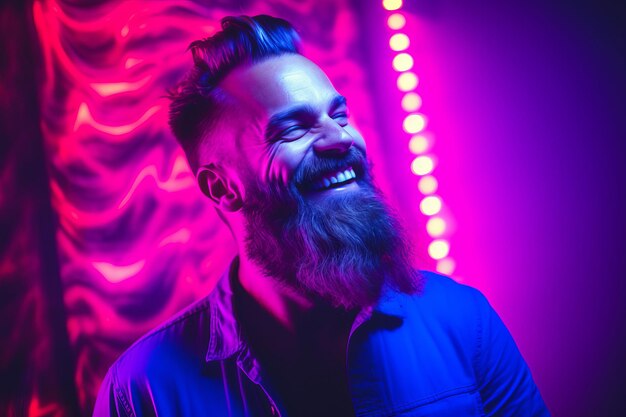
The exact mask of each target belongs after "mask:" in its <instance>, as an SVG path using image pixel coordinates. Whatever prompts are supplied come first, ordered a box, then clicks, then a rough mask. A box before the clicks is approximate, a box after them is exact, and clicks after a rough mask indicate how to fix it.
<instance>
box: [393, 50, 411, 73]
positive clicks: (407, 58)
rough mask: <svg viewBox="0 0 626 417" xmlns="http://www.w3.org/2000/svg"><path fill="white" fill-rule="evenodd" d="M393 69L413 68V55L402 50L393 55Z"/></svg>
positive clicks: (400, 70)
mask: <svg viewBox="0 0 626 417" xmlns="http://www.w3.org/2000/svg"><path fill="white" fill-rule="evenodd" d="M392 65H393V69H395V70H396V71H398V72H403V71H408V70H410V69H411V68H413V57H412V56H411V55H409V54H407V53H406V52H402V53H400V54H398V55H396V56H395V57H393V62H392Z"/></svg>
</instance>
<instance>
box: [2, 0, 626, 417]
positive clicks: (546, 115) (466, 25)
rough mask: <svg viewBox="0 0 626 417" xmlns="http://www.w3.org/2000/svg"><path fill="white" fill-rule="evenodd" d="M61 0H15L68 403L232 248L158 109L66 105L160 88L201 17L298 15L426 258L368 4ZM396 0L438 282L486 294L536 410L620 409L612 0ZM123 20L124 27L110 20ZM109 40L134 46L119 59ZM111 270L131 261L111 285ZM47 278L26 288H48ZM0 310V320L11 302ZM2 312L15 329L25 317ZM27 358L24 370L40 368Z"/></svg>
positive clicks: (391, 87) (377, 17) (45, 335)
mask: <svg viewBox="0 0 626 417" xmlns="http://www.w3.org/2000/svg"><path fill="white" fill-rule="evenodd" d="M59 3H61V4H63V6H64V7H63V9H64V10H65V11H66V12H67V13H66V14H67V15H68V16H69V20H67V19H66V20H63V19H61V18H59V17H58V14H55V13H54V10H53V7H54V5H55V2H52V1H42V2H35V5H36V7H35V10H36V9H37V7H38V6H37V5H42V9H41V11H42V13H41V14H39V15H38V14H37V13H38V12H37V11H35V22H36V26H37V33H38V34H39V36H40V39H41V41H40V47H41V49H42V55H43V58H42V66H41V68H40V71H41V72H42V73H43V74H45V77H44V79H43V82H42V84H41V90H42V91H41V92H40V108H41V129H42V132H41V133H42V135H43V140H44V142H43V143H44V145H43V146H44V149H43V150H44V151H45V154H44V155H45V159H46V164H47V174H48V178H47V180H46V182H47V183H48V184H50V190H51V191H50V192H51V199H50V200H51V203H52V209H53V213H54V214H55V215H56V216H58V217H57V220H58V221H57V222H55V227H56V246H55V247H53V250H54V251H56V253H58V265H57V266H58V267H59V271H58V272H52V271H49V270H45V268H44V272H43V273H42V277H43V279H44V280H45V279H58V278H56V277H57V276H58V275H60V281H61V287H62V291H63V305H64V309H65V310H64V313H63V314H65V315H67V320H66V323H67V331H68V335H67V337H68V343H69V345H70V346H71V349H72V358H71V361H72V363H67V364H65V362H63V361H61V362H60V364H59V363H57V365H58V366H66V368H67V369H69V370H71V371H72V373H73V375H74V380H75V383H76V387H77V397H78V398H77V399H76V402H77V403H78V404H80V406H81V407H82V409H83V410H84V412H86V411H85V410H88V408H89V405H90V403H91V402H92V401H93V395H94V392H95V390H96V389H97V384H98V383H99V380H100V378H102V374H103V372H104V371H105V370H106V367H107V366H108V365H109V364H110V362H111V361H112V360H113V359H114V358H115V357H116V355H118V354H119V352H121V351H122V350H123V349H124V348H125V347H126V346H127V345H128V344H129V343H131V342H132V341H133V340H134V339H136V338H137V337H139V336H140V335H141V334H142V333H143V332H145V331H146V330H148V329H149V328H151V327H153V326H154V325H156V324H157V323H158V322H160V321H162V320H164V319H165V318H166V317H168V316H169V315H171V314H172V313H173V312H175V311H176V310H177V309H179V308H181V307H182V306H184V305H185V304H187V303H188V302H190V301H191V300H193V299H195V298H198V297H200V296H202V295H203V294H204V293H205V292H206V291H208V290H209V289H210V287H211V286H212V283H213V279H214V277H215V276H216V275H217V274H218V273H219V272H220V270H221V269H222V267H223V265H225V263H226V262H227V261H228V256H227V255H228V254H230V253H232V252H231V251H232V248H230V247H229V246H228V245H226V246H224V245H223V244H222V242H223V240H221V237H223V236H224V235H225V231H224V229H223V228H221V227H220V226H219V223H218V222H217V221H216V219H215V217H214V216H213V214H212V212H211V211H210V209H209V208H208V207H207V206H206V204H205V203H204V201H203V200H202V198H201V197H200V195H199V193H198V192H197V190H196V189H195V187H194V185H193V181H192V179H191V178H190V176H189V174H188V172H186V168H185V167H184V164H182V165H181V164H180V162H177V161H180V159H179V157H180V156H181V153H180V150H178V149H177V147H176V145H175V143H174V142H173V139H172V138H171V136H170V135H169V134H168V132H167V130H166V127H165V125H164V122H165V113H164V107H161V108H158V109H156V110H155V113H154V114H153V116H152V117H148V118H147V119H145V120H144V121H143V122H142V123H140V124H138V125H137V127H136V128H134V129H130V130H128V131H126V132H122V133H121V134H111V132H109V133H107V132H106V131H103V129H102V128H100V129H94V128H93V124H91V126H90V123H89V118H87V117H85V113H84V112H83V113H80V112H79V109H81V103H86V104H87V105H88V107H89V109H90V112H91V114H92V116H93V118H94V119H95V120H97V121H98V122H99V123H101V124H103V125H107V126H118V127H119V126H124V125H126V126H128V125H129V123H130V121H133V120H141V116H142V115H144V114H146V111H150V109H151V108H153V106H155V105H156V106H163V104H164V101H163V99H162V98H161V95H162V91H163V88H164V87H166V86H167V85H169V84H170V83H171V81H172V80H173V79H176V78H177V77H178V76H180V74H181V73H182V72H181V71H182V70H183V69H184V67H185V66H186V65H187V64H188V62H189V57H188V55H187V54H185V53H183V51H182V49H181V45H183V46H184V45H186V44H187V43H188V41H189V40H191V39H193V38H196V37H198V35H199V34H201V33H206V31H207V30H209V28H204V27H201V26H200V24H199V23H198V22H206V24H207V25H211V24H212V25H215V22H216V19H218V18H219V17H221V16H222V15H224V14H233V13H234V14H238V13H250V14H254V13H259V12H267V13H273V14H277V15H280V16H282V17H286V18H289V19H291V20H292V21H293V22H294V23H295V24H296V25H297V26H299V27H300V28H301V29H303V37H304V40H305V43H307V51H308V52H309V54H310V55H311V56H312V57H313V58H314V59H316V60H317V61H318V62H319V64H320V65H321V66H322V67H323V68H324V69H325V70H327V71H328V72H329V74H330V76H331V78H332V79H333V80H334V81H335V83H336V84H337V86H338V89H339V90H340V91H341V92H342V93H343V94H344V95H346V96H348V98H349V100H350V101H351V102H352V103H353V105H352V106H351V107H353V113H354V117H355V121H356V122H357V124H358V125H359V127H360V128H361V129H362V130H363V133H364V135H365V136H366V138H367V139H368V148H369V151H370V153H371V154H372V155H373V156H374V158H375V162H376V167H377V168H376V173H377V176H378V178H379V181H380V182H381V183H382V185H383V188H384V189H385V190H386V191H387V192H388V194H389V197H390V199H391V200H392V201H393V202H394V203H395V204H396V205H397V206H398V207H399V208H400V210H401V212H402V214H403V215H404V217H405V218H406V219H407V223H408V224H409V227H410V229H411V233H412V236H414V237H415V238H416V240H417V241H418V248H419V255H420V258H421V261H422V264H423V265H424V267H425V268H428V269H432V268H433V267H434V266H433V265H432V263H430V262H429V261H428V257H427V256H426V255H425V253H426V252H425V243H427V241H428V240H427V237H426V236H425V232H424V218H423V217H422V216H421V215H420V214H419V213H418V210H417V205H418V202H419V198H420V195H419V193H418V192H417V190H416V187H415V183H416V179H415V177H414V176H413V175H412V174H411V173H410V170H409V165H410V161H411V157H412V156H411V154H410V153H409V152H408V149H407V142H408V137H407V136H406V135H405V134H404V133H403V132H402V131H401V129H400V127H399V126H400V124H401V117H402V112H401V111H400V109H399V101H400V96H399V94H398V93H397V91H396V89H395V74H394V73H393V71H392V70H391V69H390V61H391V57H392V55H391V53H390V51H389V49H388V47H387V38H388V35H389V32H388V30H387V29H386V28H385V26H384V24H385V18H386V16H387V13H385V12H384V11H383V10H382V8H381V7H380V5H379V3H378V2H373V3H371V4H370V3H365V2H361V1H356V0H355V1H347V0H346V1H339V2H336V1H335V2H331V1H317V2H314V1H308V2H299V3H295V2H290V1H274V2H255V1H249V2H235V3H233V2H221V3H219V2H218V3H211V7H207V6H201V5H200V6H198V5H194V4H193V3H190V2H185V3H182V4H183V7H177V6H178V4H177V3H175V2H158V3H151V6H150V7H147V8H146V7H145V4H147V3H143V2H135V3H124V2H121V3H119V4H117V3H114V2H113V3H112V2H102V3H101V4H100V5H96V4H95V3H87V2H59ZM116 4H117V6H115V7H114V5H116ZM366 4H367V6H366ZM157 5H158V6H157ZM405 10H406V12H407V13H410V16H409V26H408V28H410V32H409V35H410V36H411V38H412V42H413V46H412V48H411V52H412V53H413V54H414V56H415V58H416V72H417V74H418V76H419V77H420V86H419V87H418V89H417V91H418V92H419V93H420V95H421V96H422V97H423V102H424V105H423V108H422V109H421V111H422V112H423V113H424V114H425V115H426V116H427V117H428V120H429V126H428V131H429V132H430V133H432V134H433V135H434V137H435V140H436V145H435V147H434V149H433V151H434V153H435V155H436V156H437V159H438V166H437V168H436V171H435V174H436V175H437V177H438V179H439V181H440V194H441V196H442V197H443V199H444V201H445V203H446V205H447V207H448V209H449V210H450V213H451V215H452V216H453V218H454V220H455V223H456V227H455V233H454V234H453V235H452V236H451V243H452V253H451V254H452V256H453V257H454V258H455V259H456V261H457V271H456V273H455V276H456V278H457V279H459V280H460V281H462V282H465V283H468V284H470V285H473V286H476V287H477V288H479V289H481V290H482V291H483V292H484V293H485V294H486V295H487V296H488V298H489V299H490V301H491V302H492V304H493V305H494V306H495V307H496V310H497V311H498V312H499V313H500V314H501V316H502V317H503V319H504V321H505V323H506V324H507V325H508V327H509V329H510V330H511V332H512V333H513V336H514V337H515V339H516V341H517V342H518V345H519V347H520V349H521V351H522V353H523V354H524V356H525V358H526V359H527V361H528V363H529V365H530V367H531V369H532V371H533V375H534V376H535V379H536V381H537V383H538V385H539V388H540V389H541V391H542V393H543V396H544V399H545V400H546V402H547V404H548V407H549V408H550V409H551V411H552V412H553V413H554V415H556V416H611V415H620V414H624V413H626V404H625V403H626V388H625V387H626V381H625V379H626V377H625V375H626V359H625V354H624V352H626V335H625V333H626V332H625V330H626V323H625V321H626V303H625V301H626V288H625V287H626V284H625V280H626V276H625V275H626V274H625V273H624V271H625V270H626V269H625V266H626V265H625V264H626V250H625V245H624V238H625V237H626V221H625V219H624V217H625V216H624V215H625V214H626V204H625V200H626V196H625V194H626V168H625V167H626V161H625V159H626V158H625V156H626V149H625V148H626V146H625V141H626V128H625V119H626V118H625V117H624V116H625V115H624V113H625V106H624V100H625V97H626V88H625V87H626V80H625V77H624V74H626V63H625V56H626V50H625V47H624V43H625V39H626V33H624V32H625V29H624V28H625V27H626V24H625V23H624V15H623V11H622V10H621V9H620V7H619V6H618V5H617V3H611V2H590V1H589V2H582V1H578V2H562V3H559V2H550V3H546V2H542V1H531V2H523V3H519V4H516V3H514V2H501V1H496V0H491V1H482V2H478V1H461V0H456V1H453V0H438V1H415V2H408V1H407V5H406V7H405ZM116 13H118V15H116ZM196 15H197V16H204V17H203V19H204V20H201V19H198V18H197V17H194V16H196ZM38 16H39V17H38ZM129 16H133V18H132V19H129ZM38 19H39V20H38ZM42 19H43V20H42ZM124 19H126V20H128V21H129V22H130V24H129V32H128V33H129V38H128V39H130V40H129V41H127V40H124V39H122V37H120V35H119V33H120V32H119V30H118V29H119V27H118V26H116V24H117V22H122V21H124ZM196 19H197V20H196ZM42 21H45V22H46V23H45V24H43V23H42ZM37 22H38V23H37ZM145 22H148V23H150V25H148V27H147V28H146V27H143V28H142V27H141V24H142V23H145ZM190 22H194V23H196V24H195V25H194V24H190ZM42 28H45V31H44V32H45V35H44V36H42V33H44V32H42ZM155 28H158V29H155ZM55 48H56V49H55ZM55 50H56V51H57V53H56V55H55V53H52V54H51V52H50V51H53V52H54V51H55ZM59 51H64V52H63V53H61V54H59V53H58V52H59ZM64 54H65V55H64ZM129 56H133V57H140V58H141V59H144V60H145V61H144V64H139V65H138V66H136V67H131V68H130V69H128V68H124V62H126V61H125V60H126V59H127V58H128V57H129ZM146 76H149V77H150V78H149V79H148V81H146V83H145V84H143V85H142V86H141V87H138V89H137V90H136V91H135V92H134V93H122V94H117V95H112V96H102V95H100V94H98V93H97V91H96V90H95V89H94V88H93V85H92V84H93V83H105V82H113V81H115V82H126V81H129V82H136V81H138V80H144V79H145V77H146ZM2 82H5V80H2ZM83 108H84V107H83ZM77 114H80V115H82V117H79V121H82V122H83V123H82V124H81V123H78V124H77V123H75V121H76V116H77ZM150 114H152V113H150ZM84 122H87V123H84ZM30 123H33V122H32V121H31V122H30ZM104 130H106V128H105V129H104ZM118 133H120V132H118ZM35 159H36V158H35ZM14 160H18V158H17V157H16V158H14ZM5 172H7V171H6V170H4V171H3V173H5ZM16 172H18V171H17V169H16ZM16 175H17V174H16ZM3 181H4V177H3ZM3 184H4V183H3ZM133 184H137V187H133ZM131 190H132V191H131ZM3 192H4V193H6V188H3ZM6 195H9V194H6ZM127 196H129V197H130V198H126V197H127ZM7 201H8V199H7V198H3V199H2V201H1V202H2V204H3V205H4V204H9V203H7ZM31 206H32V205H31ZM40 207H42V206H40ZM42 208H45V207H42ZM3 213H4V212H3ZM5 220H7V219H3V221H5ZM9 220H10V219H9ZM7 221H8V220H7ZM44 231H45V228H44V229H40V233H44ZM30 233H31V234H33V235H34V234H35V233H36V231H35V232H30ZM40 239H41V240H42V241H47V240H46V236H43V237H40ZM31 251H32V250H31ZM9 255H11V254H10V253H9V254H8V255H7V253H4V252H3V257H4V259H2V261H3V262H4V263H2V264H1V265H0V266H2V268H0V278H2V281H3V282H8V281H9V278H6V277H8V275H7V274H8V272H6V271H9V272H10V271H11V270H13V269H11V268H7V267H6V265H7V264H8V263H7V262H6V260H7V259H8V257H9ZM11 256H12V255H11ZM12 259H13V258H12ZM94 262H96V263H97V262H101V263H100V264H97V265H100V269H99V270H98V269H97V268H95V266H94V265H95V264H94ZM102 262H104V263H111V264H116V265H118V266H119V265H122V266H125V267H122V268H117V269H116V268H108V267H106V266H105V267H102V265H103V264H102ZM9 263H10V262H9ZM43 264H45V262H44V263H43ZM48 264H49V263H48ZM129 265H130V266H131V267H129ZM55 267H56V266H55ZM102 271H104V272H102ZM120 273H121V274H130V275H128V276H129V278H127V279H124V280H119V282H115V281H116V278H115V277H118V278H119V277H120V275H119V274H120ZM116 274H117V275H116ZM106 277H108V278H109V279H108V280H107V279H106ZM45 289H46V286H45V285H44V290H42V291H39V292H37V294H36V295H35V296H31V297H29V298H28V300H26V298H25V300H26V301H29V302H32V300H33V299H34V300H42V299H45V297H46V296H48V297H52V296H53V294H51V293H50V292H47V291H45ZM42 294H43V295H42ZM31 295H32V294H31ZM5 297H6V295H5ZM33 297H34V298H33ZM16 300H17V298H16ZM18 301H19V300H18ZM26 301H25V302H23V303H22V305H27V303H26ZM13 304H15V303H12V304H11V305H13ZM2 311H3V315H2V323H3V326H9V325H10V323H11V322H12V320H14V318H13V315H11V314H9V313H7V314H5V309H4V308H3V310H2ZM41 317H42V316H41V315H40V316H37V317H35V318H34V319H33V322H34V323H35V324H36V325H37V326H36V327H34V328H36V329H37V331H36V332H37V334H39V335H40V338H41V339H42V340H45V341H46V343H44V344H43V346H39V345H37V346H35V348H33V352H35V354H39V355H41V356H42V357H45V356H46V355H42V352H44V351H45V352H47V351H48V350H49V349H50V348H49V345H54V343H52V342H49V341H51V340H54V334H55V333H54V332H53V331H51V330H50V329H49V328H47V327H45V326H44V325H45V324H46V323H47V322H46V320H45V318H43V319H42V318H41ZM19 325H20V328H18V331H19V330H20V329H21V330H22V331H24V329H25V328H27V327H28V326H27V324H26V325H25V324H24V323H19ZM50 332H52V333H53V336H50V335H49V333H50ZM57 333H58V332H57ZM62 336H63V337H66V336H65V335H62ZM14 340H15V339H13V338H12V339H11V341H9V342H7V346H9V347H11V344H12V343H14ZM15 343H16V344H15V347H16V348H15V349H13V350H18V347H17V346H18V345H17V342H15ZM57 345H58V344H57ZM33 346H34V345H33ZM7 351H8V352H12V351H11V349H8V350H3V352H7ZM51 357H54V355H53V356H51ZM1 359H2V360H3V361H6V360H8V361H9V362H10V361H11V357H2V358H1ZM43 362H44V361H43V360H42V363H43ZM3 363H4V362H3ZM26 366H27V369H24V372H25V373H27V374H29V375H30V374H37V370H35V371H33V368H38V367H42V366H43V365H41V364H39V363H29V364H27V365H26ZM2 375H3V377H4V376H5V374H4V373H3V374H2ZM51 375H52V376H51ZM53 375H54V373H53V372H48V373H45V378H43V379H42V380H39V381H37V383H36V384H37V388H35V389H33V391H34V392H33V393H31V394H32V396H31V397H30V399H26V400H24V399H20V401H26V409H27V410H29V414H30V415H62V414H64V413H68V411H67V410H68V409H71V406H70V407H69V408H68V406H67V404H61V403H62V402H67V401H68V400H67V399H63V401H61V400H60V399H59V400H58V401H59V404H58V406H55V404H54V398H55V396H56V395H59V398H60V397H62V395H60V394H57V393H56V391H54V390H53V389H52V388H51V387H52V386H54V384H55V382H57V381H55V379H54V376H53ZM2 382H3V383H7V381H2ZM8 383H10V381H9V382H8ZM46 390H48V391H46ZM51 392H53V393H52V394H51ZM68 392H70V394H72V390H71V389H68ZM65 395H66V396H67V395H69V394H67V393H66V394H65ZM72 395H76V394H72ZM33 399H34V400H33ZM20 401H17V402H16V403H17V404H18V405H19V404H20ZM70 402H71V401H70ZM1 405H2V406H3V407H2V408H0V412H1V411H2V410H3V409H4V406H5V405H4V404H1ZM22 405H23V404H22Z"/></svg>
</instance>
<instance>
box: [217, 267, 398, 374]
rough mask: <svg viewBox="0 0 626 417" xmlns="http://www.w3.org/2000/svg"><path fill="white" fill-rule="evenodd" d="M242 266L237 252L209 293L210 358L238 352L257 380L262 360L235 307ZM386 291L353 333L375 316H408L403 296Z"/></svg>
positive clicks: (239, 359) (358, 319)
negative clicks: (243, 330) (244, 333)
mask: <svg viewBox="0 0 626 417" xmlns="http://www.w3.org/2000/svg"><path fill="white" fill-rule="evenodd" d="M238 270H239V257H238V256H237V257H235V258H234V259H233V261H232V262H231V264H230V267H229V268H228V269H227V270H226V271H225V272H224V274H223V275H222V276H221V277H220V279H219V281H218V283H217V285H216V287H215V288H214V289H213V291H212V292H211V294H210V295H209V300H210V302H209V304H210V311H211V322H210V323H211V324H210V337H209V346H208V348H207V353H206V361H207V362H210V361H214V360H225V359H227V358H230V357H232V356H234V355H236V354H238V356H237V362H238V363H239V364H240V366H241V367H242V369H243V370H244V372H246V373H247V374H248V376H249V377H250V378H251V379H252V380H255V379H256V377H257V375H258V364H257V361H256V359H255V358H254V357H253V356H252V355H251V354H250V352H249V349H248V348H247V346H246V344H245V343H244V341H243V340H242V338H241V331H240V327H239V324H238V323H237V320H236V318H235V315H234V310H233V296H234V292H233V287H234V286H236V285H238V284H237V283H236V281H235V280H237V279H239V278H238V275H237V274H238V273H237V271H238ZM382 294H383V295H382V296H381V298H380V300H379V301H378V303H377V304H376V305H374V306H371V307H365V308H363V309H362V310H361V311H360V312H359V314H358V315H357V316H356V318H355V320H354V322H353V324H352V328H351V330H350V335H352V333H354V332H355V331H356V329H357V328H358V327H360V326H361V325H362V324H363V323H365V322H366V321H368V320H370V319H371V318H372V317H373V316H376V317H379V318H382V319H385V318H390V319H392V320H393V321H395V322H397V320H398V319H402V318H403V317H404V315H405V312H404V307H403V302H402V299H403V297H402V296H398V293H397V292H396V291H394V290H391V289H389V288H387V287H385V288H384V289H383V293H382ZM383 321H384V320H383Z"/></svg>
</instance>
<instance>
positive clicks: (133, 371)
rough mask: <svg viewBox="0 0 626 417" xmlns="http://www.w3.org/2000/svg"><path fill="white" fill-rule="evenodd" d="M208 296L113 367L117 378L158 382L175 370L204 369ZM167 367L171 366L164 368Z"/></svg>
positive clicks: (143, 340) (145, 338) (208, 325)
mask: <svg viewBox="0 0 626 417" xmlns="http://www.w3.org/2000/svg"><path fill="white" fill-rule="evenodd" d="M209 300H210V298H209V297H205V298H203V299H201V300H199V301H197V302H195V303H194V304H192V305H191V306H189V307H187V308H185V309H184V310H183V311H181V312H179V313H178V314H176V315H175V316H174V317H172V318H170V319H169V320H167V321H166V322H165V323H163V324H161V325H160V326H158V327H157V328H155V329H153V330H152V331H150V332H149V333H147V334H146V335H144V336H143V337H141V338H140V339H139V340H138V341H137V342H135V343H134V344H133V345H132V346H131V347H130V348H128V349H127V350H126V351H125V352H124V353H123V354H122V355H121V356H120V357H119V358H118V360H117V361H116V362H115V363H114V364H113V366H112V367H111V371H112V373H113V374H114V375H115V378H116V379H117V380H118V381H119V382H120V383H121V384H122V385H126V384H127V383H131V382H132V381H139V380H152V381H157V380H159V378H160V377H161V376H163V375H162V374H163V373H168V377H171V374H169V373H170V372H171V369H172V368H171V366H173V367H174V369H181V368H192V367H200V366H202V365H203V363H204V361H205V355H206V351H207V346H208V344H209V341H210V340H209V339H210V328H211V316H212V314H211V303H210V301H209ZM164 365H167V366H164Z"/></svg>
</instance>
